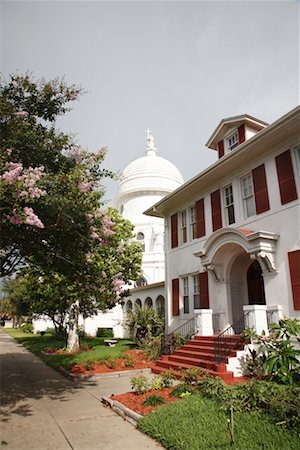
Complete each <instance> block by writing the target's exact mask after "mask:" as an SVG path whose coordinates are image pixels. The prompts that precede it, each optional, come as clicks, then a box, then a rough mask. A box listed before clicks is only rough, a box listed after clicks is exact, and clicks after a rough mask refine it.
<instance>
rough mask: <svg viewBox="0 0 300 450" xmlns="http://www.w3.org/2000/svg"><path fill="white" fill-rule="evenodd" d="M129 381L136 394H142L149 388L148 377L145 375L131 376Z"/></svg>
mask: <svg viewBox="0 0 300 450" xmlns="http://www.w3.org/2000/svg"><path fill="white" fill-rule="evenodd" d="M130 383H131V387H132V389H134V390H135V392H136V393H137V395H141V394H144V393H145V392H147V391H148V390H149V381H148V378H147V377H145V376H144V375H141V376H139V377H133V378H131V380H130Z"/></svg>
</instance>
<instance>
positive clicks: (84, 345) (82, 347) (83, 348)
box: [80, 342, 93, 352]
mask: <svg viewBox="0 0 300 450" xmlns="http://www.w3.org/2000/svg"><path fill="white" fill-rule="evenodd" d="M92 348H93V346H92V344H88V343H86V342H80V351H81V352H88V351H89V350H92Z"/></svg>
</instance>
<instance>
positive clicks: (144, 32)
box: [0, 0, 300, 203]
mask: <svg viewBox="0 0 300 450" xmlns="http://www.w3.org/2000/svg"><path fill="white" fill-rule="evenodd" d="M299 7H300V3H299V1H298V0H286V1H272V0H270V1H268V0H265V1H230V2H229V1H218V2H217V1H191V2H188V1H181V2H180V1H176V2H172V1H149V2H144V1H133V2H128V1H120V2H118V1H107V2H105V1H91V2H89V1H57V2H55V1H42V0H41V1H26V0H23V1H14V0H7V1H5V0H2V1H0V30H1V35H0V63H1V72H2V73H3V75H4V77H5V79H8V77H9V74H12V73H17V72H18V73H19V74H22V73H24V72H26V71H31V72H32V73H33V74H34V76H35V77H36V78H41V77H44V78H46V79H47V80H48V79H52V78H56V77H59V78H61V77H64V79H65V81H66V82H67V83H70V84H73V83H75V84H78V85H81V86H82V87H83V89H84V91H85V94H84V95H83V96H82V97H81V98H80V101H79V102H75V103H74V104H73V105H72V108H73V109H72V111H71V112H70V113H68V114H67V115H66V116H64V117H63V118H61V119H60V120H59V121H58V123H57V126H58V127H59V128H60V130H62V131H65V132H68V133H73V134H75V135H76V136H75V139H76V142H77V143H78V144H80V145H81V146H83V147H84V148H87V149H88V150H90V151H93V150H96V149H98V148H100V147H103V146H105V147H107V149H108V153H107V156H106V160H105V168H107V169H110V170H113V171H115V172H116V173H120V171H121V170H122V169H124V168H125V167H126V166H127V165H128V164H129V163H130V162H131V161H133V160H134V159H136V158H138V157H140V156H143V155H144V153H145V150H146V133H145V130H146V129H147V128H148V127H149V128H150V129H151V130H152V133H153V136H154V139H155V144H156V147H157V149H158V152H159V155H160V156H162V157H164V158H166V159H168V160H169V161H171V162H172V163H173V164H175V165H176V167H177V168H178V169H179V170H180V171H181V173H182V175H183V177H184V179H185V181H187V180H188V179H190V178H192V177H193V176H195V175H196V174H197V173H199V172H200V171H201V170H203V169H204V168H206V167H207V166H209V165H210V164H212V163H213V162H214V161H215V160H216V157H217V155H216V152H214V151H213V150H210V149H207V148H206V147H205V143H206V142H207V140H208V138H209V137H210V135H211V134H212V132H213V131H214V129H215V128H216V126H217V125H218V123H219V122H220V120H221V119H222V118H224V117H230V116H234V115H238V114H244V113H247V114H250V115H252V116H254V117H257V118H259V119H261V120H264V121H266V122H268V123H272V122H273V121H275V120H276V119H278V118H279V117H281V116H282V115H284V114H285V113H287V112H288V111H289V110H291V109H292V108H294V107H295V106H297V105H298V104H299V18H300V15H299ZM116 189H117V182H115V181H114V182H108V183H107V193H106V199H107V201H108V202H110V203H113V199H114V196H115V194H116Z"/></svg>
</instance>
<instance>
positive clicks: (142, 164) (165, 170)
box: [117, 131, 184, 203]
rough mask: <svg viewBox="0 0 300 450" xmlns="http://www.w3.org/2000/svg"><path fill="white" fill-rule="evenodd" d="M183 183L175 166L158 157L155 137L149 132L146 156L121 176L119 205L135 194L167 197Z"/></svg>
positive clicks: (131, 164)
mask: <svg viewBox="0 0 300 450" xmlns="http://www.w3.org/2000/svg"><path fill="white" fill-rule="evenodd" d="M183 182H184V181H183V178H182V175H181V173H180V172H179V170H178V169H177V168H176V167H175V166H174V164H172V163H171V162H170V161H168V160H167V159H165V158H162V157H161V156H158V155H157V149H156V148H155V144H154V139H153V136H152V135H149V131H148V137H147V150H146V154H145V156H142V157H140V158H138V159H136V160H134V161H133V162H131V163H130V164H129V165H128V166H127V167H126V168H125V169H124V170H123V172H122V173H121V175H120V182H119V189H118V194H117V203H119V202H120V201H121V199H122V198H124V197H127V196H134V194H135V193H139V194H147V193H149V194H150V193H152V194H157V195H161V196H165V195H167V194H169V193H170V192H172V191H174V190H175V189H177V188H178V187H179V186H181V185H182V184H183Z"/></svg>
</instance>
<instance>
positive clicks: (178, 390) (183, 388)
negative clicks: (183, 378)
mask: <svg viewBox="0 0 300 450" xmlns="http://www.w3.org/2000/svg"><path fill="white" fill-rule="evenodd" d="M186 392H189V393H190V394H191V393H192V392H193V388H192V386H191V385H190V384H186V383H180V384H178V385H177V386H176V387H175V388H174V389H173V390H172V392H171V396H172V397H176V398H181V396H182V394H184V393H186Z"/></svg>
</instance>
